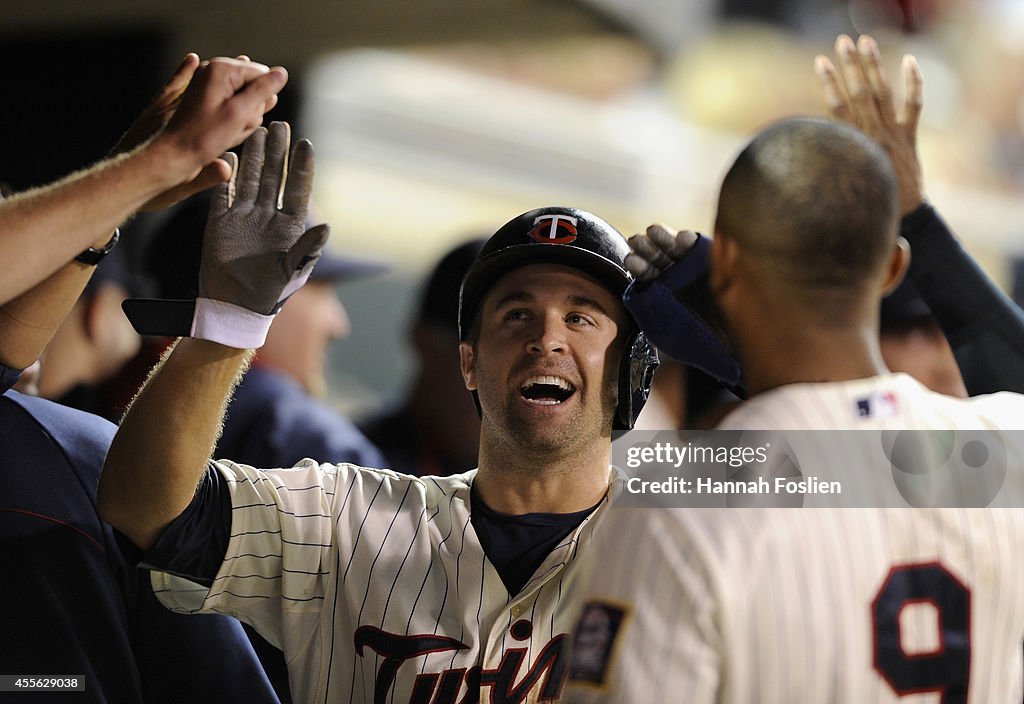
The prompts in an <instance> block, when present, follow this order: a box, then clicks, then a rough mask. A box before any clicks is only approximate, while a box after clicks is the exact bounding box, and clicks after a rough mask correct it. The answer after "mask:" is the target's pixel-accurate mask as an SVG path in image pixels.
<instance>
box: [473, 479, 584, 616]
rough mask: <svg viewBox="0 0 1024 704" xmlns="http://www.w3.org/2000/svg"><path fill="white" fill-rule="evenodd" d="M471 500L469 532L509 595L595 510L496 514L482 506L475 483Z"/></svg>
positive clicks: (486, 506)
mask: <svg viewBox="0 0 1024 704" xmlns="http://www.w3.org/2000/svg"><path fill="white" fill-rule="evenodd" d="M471 497H472V498H471V500H470V501H471V502H470V505H471V506H472V507H473V512H472V515H471V516H470V521H471V522H472V524H473V529H474V530H475V531H476V534H477V537H478V538H479V539H480V545H481V546H482V547H483V549H484V554H485V555H487V559H488V560H490V561H491V564H492V565H494V569H496V570H497V571H498V575H499V576H500V577H501V581H502V582H504V583H505V588H506V589H508V593H509V594H510V595H511V596H515V595H516V594H518V593H519V591H520V590H521V589H522V588H523V587H524V586H525V585H526V583H527V582H529V581H530V578H531V577H533V574H534V573H535V572H536V571H537V568H538V567H540V565H541V563H542V562H544V559H545V558H546V557H547V556H548V555H550V554H551V551H552V550H553V549H554V548H555V547H556V546H557V545H558V544H559V543H561V542H562V541H563V540H565V538H566V537H567V536H568V535H569V534H570V533H572V532H573V531H574V530H576V527H577V526H579V524H580V523H582V522H583V520H584V519H585V518H586V517H587V516H589V515H590V514H591V513H592V512H593V511H594V509H595V508H597V504H595V505H594V506H591V507H590V508H588V509H585V510H583V511H576V512H575V513H524V514H522V515H519V516H513V515H509V514H507V513H499V512H498V511H495V510H494V509H492V508H490V507H489V506H488V505H487V504H485V503H484V502H483V499H481V498H480V494H479V493H478V492H477V490H476V484H473V487H472V489H471ZM599 503H600V502H598V504H599Z"/></svg>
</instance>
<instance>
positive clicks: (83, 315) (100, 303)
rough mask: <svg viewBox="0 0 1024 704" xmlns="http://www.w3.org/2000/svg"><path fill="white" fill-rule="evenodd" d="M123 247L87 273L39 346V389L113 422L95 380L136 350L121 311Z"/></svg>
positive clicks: (136, 340)
mask: <svg viewBox="0 0 1024 704" xmlns="http://www.w3.org/2000/svg"><path fill="white" fill-rule="evenodd" d="M123 252H124V250H121V249H116V250H114V251H113V252H111V253H110V254H109V255H108V256H107V257H106V258H105V260H104V261H103V262H102V265H101V266H98V267H97V268H96V273H95V274H94V275H93V276H92V278H91V279H89V283H88V284H87V285H86V287H85V290H84V291H83V292H82V295H81V296H79V298H78V300H77V301H76V302H75V305H74V306H73V307H72V309H71V311H70V312H69V313H68V316H67V317H66V318H65V319H64V322H62V323H61V324H60V327H58V328H57V331H56V332H55V333H54V335H53V339H51V340H50V343H49V344H48V345H47V346H46V349H45V350H44V352H43V355H44V364H43V371H42V372H41V374H40V376H39V382H38V385H39V395H40V396H42V397H43V398H48V399H50V400H51V401H56V402H57V403H60V404H63V405H65V406H70V407H72V408H77V409H79V410H82V411H88V412H89V413H95V414H97V415H100V416H103V417H105V418H107V420H111V421H114V422H117V420H118V418H117V417H111V416H110V415H108V414H107V413H106V408H105V406H104V405H103V404H102V403H101V402H100V399H99V398H98V394H99V390H98V389H99V385H101V384H102V383H103V382H105V381H106V380H108V379H110V378H111V377H113V376H114V375H116V374H117V373H118V372H120V370H121V368H122V367H123V366H124V365H125V364H126V363H127V362H128V361H129V360H130V359H131V358H132V357H134V356H135V354H136V353H137V352H138V351H139V347H140V345H141V338H140V337H139V335H138V334H137V333H136V332H135V330H134V329H132V326H131V323H129V322H128V319H127V318H125V316H124V313H123V312H122V311H121V303H122V301H124V300H125V299H126V298H128V297H129V296H130V295H132V293H133V290H132V281H131V275H130V274H129V272H128V269H127V266H126V263H125V261H124V256H123Z"/></svg>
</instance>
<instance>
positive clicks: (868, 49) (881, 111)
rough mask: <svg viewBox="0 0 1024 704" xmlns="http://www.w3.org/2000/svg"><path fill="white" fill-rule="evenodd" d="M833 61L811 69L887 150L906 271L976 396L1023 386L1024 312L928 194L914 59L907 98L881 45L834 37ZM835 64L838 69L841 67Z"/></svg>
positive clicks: (835, 106) (833, 113)
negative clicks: (896, 86)
mask: <svg viewBox="0 0 1024 704" xmlns="http://www.w3.org/2000/svg"><path fill="white" fill-rule="evenodd" d="M835 54H836V57H835V62H833V61H832V60H831V59H829V58H828V57H827V56H824V55H819V56H817V57H816V58H815V60H814V70H815V73H816V75H817V77H818V82H819V84H820V86H821V90H822V96H823V98H824V100H825V104H826V106H827V108H828V112H829V116H830V117H831V118H832V119H833V120H837V121H840V122H847V123H849V124H852V125H855V126H857V127H858V128H860V129H861V131H863V132H865V133H866V134H868V135H869V136H871V137H872V138H874V139H875V141H877V142H878V143H879V144H881V145H882V147H884V148H885V150H886V152H887V153H888V155H889V158H890V160H892V163H893V166H894V168H895V171H896V178H897V180H898V181H899V188H900V211H901V214H902V215H903V218H902V221H901V226H900V234H901V235H902V236H903V237H904V238H905V239H906V240H907V241H908V242H909V243H910V245H911V248H912V251H913V256H912V257H911V260H910V268H909V269H908V271H907V276H908V277H909V278H910V280H911V281H912V282H913V284H914V286H915V287H916V289H917V291H918V293H920V295H921V297H922V298H923V299H924V301H925V302H926V303H927V304H928V307H929V308H930V309H931V312H932V314H933V315H934V316H935V320H936V322H937V323H938V324H939V327H940V328H942V331H943V333H944V334H945V335H946V338H947V339H949V340H955V341H957V343H956V345H955V346H954V351H955V352H956V353H957V357H958V358H959V359H961V360H970V361H969V364H968V365H967V366H963V367H962V369H961V371H962V373H963V377H964V382H965V384H966V385H967V390H968V392H969V393H970V394H971V395H976V394H982V393H991V392H994V391H1001V390H1009V391H1017V392H1022V391H1024V312H1022V311H1021V309H1020V307H1019V306H1017V305H1016V304H1015V303H1014V302H1013V301H1012V300H1010V298H1009V297H1008V296H1006V294H1005V293H1003V291H1002V290H1001V289H1000V288H999V287H998V286H997V285H996V284H995V282H993V281H992V280H991V279H990V278H989V277H988V275H987V274H986V273H985V272H984V271H983V270H982V269H981V268H980V267H979V266H978V265H977V264H976V263H975V261H974V260H973V259H972V257H971V255H970V254H969V253H968V252H967V251H966V250H964V248H963V247H962V246H961V245H960V242H959V241H958V240H957V239H956V237H955V236H954V235H953V233H952V232H951V231H950V230H949V228H948V227H947V226H946V224H945V222H943V220H942V218H941V217H940V216H939V214H938V213H937V212H936V211H935V209H934V208H932V207H931V206H930V205H929V204H928V203H927V201H926V200H925V198H924V186H923V178H922V175H921V174H922V169H921V163H920V160H919V157H918V150H917V128H918V123H919V121H920V117H921V113H922V111H923V108H924V89H923V86H924V79H923V77H922V75H921V69H920V68H919V67H918V64H917V61H916V59H915V58H914V57H913V56H910V55H907V56H904V57H903V61H902V73H903V81H904V93H905V95H904V98H903V101H902V105H901V107H900V109H899V112H897V101H896V99H895V96H894V94H893V90H892V87H891V86H890V84H889V81H888V79H887V78H886V74H885V70H884V68H883V66H882V59H881V55H880V52H879V50H878V44H877V43H876V42H875V40H874V39H872V38H871V37H869V36H866V35H864V36H861V37H860V38H859V39H858V40H857V42H856V43H854V42H853V40H852V39H850V37H848V36H846V35H845V34H841V35H839V37H838V38H837V39H836V42H835ZM837 66H838V68H837Z"/></svg>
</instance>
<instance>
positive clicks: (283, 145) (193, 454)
mask: <svg viewBox="0 0 1024 704" xmlns="http://www.w3.org/2000/svg"><path fill="white" fill-rule="evenodd" d="M288 144H289V129H288V125H287V124H285V123H282V122H275V123H272V124H271V125H270V129H269V130H265V129H263V128H259V129H258V130H257V131H256V132H255V133H254V134H253V135H252V136H251V137H250V138H249V140H248V141H247V142H246V144H245V148H244V150H243V153H242V158H241V161H240V164H239V167H238V172H237V175H236V176H232V178H231V179H230V180H229V181H228V182H227V183H224V184H222V185H220V186H218V187H217V192H216V194H215V196H214V199H213V202H212V204H211V209H210V219H209V223H208V225H207V230H206V235H205V237H204V239H203V257H202V266H201V268H200V277H199V289H200V290H199V299H198V300H197V301H196V304H195V307H194V310H193V311H192V320H191V324H190V326H189V327H190V330H191V336H192V337H193V338H198V339H183V340H179V341H178V343H177V344H176V345H175V347H174V348H173V349H172V350H171V352H170V353H169V354H168V355H167V356H166V357H165V358H164V359H163V361H162V362H161V363H160V364H159V365H158V366H157V368H156V369H155V370H154V371H153V373H152V374H151V375H150V378H149V380H148V381H147V382H146V384H145V386H144V387H143V389H142V391H141V392H140V393H139V395H138V396H137V397H136V399H135V400H134V402H133V403H132V405H131V407H130V408H129V410H128V412H127V414H126V415H125V418H124V420H123V421H122V423H121V426H120V429H119V430H118V433H117V435H116V436H115V438H114V442H113V444H112V445H111V448H110V452H109V453H108V454H107V459H106V462H105V464H104V468H103V477H102V479H101V481H100V487H99V506H100V513H101V515H102V516H103V518H104V519H105V520H107V521H108V522H110V523H111V524H112V525H114V526H115V527H116V528H118V529H119V530H121V531H122V532H123V533H125V534H126V535H127V536H128V537H129V538H131V539H132V540H133V541H134V542H135V543H136V544H137V545H139V546H140V547H143V548H146V547H149V546H150V545H152V543H153V541H154V540H155V539H156V538H157V537H158V536H159V534H160V532H161V531H162V530H163V528H164V527H166V526H167V524H168V523H170V522H171V520H173V519H174V518H175V517H176V516H177V515H178V514H179V513H180V512H181V511H182V510H184V508H185V507H186V506H188V504H189V502H190V501H191V499H192V497H193V494H194V492H195V487H196V484H197V483H198V481H199V477H200V476H201V474H202V472H203V470H204V469H205V468H206V463H207V461H208V460H209V459H210V454H211V452H212V449H213V447H214V444H215V442H216V438H217V434H218V433H219V430H220V426H221V421H222V419H223V415H224V409H225V406H226V404H227V401H228V399H229V397H230V395H231V391H232V389H233V387H234V384H235V383H237V380H238V378H239V376H240V375H241V373H242V371H243V370H244V368H245V365H246V363H247V361H248V359H249V358H250V356H251V349H252V348H256V347H259V346H260V345H262V344H263V340H264V338H265V336H266V331H267V329H268V328H269V326H270V322H271V321H272V320H273V317H274V314H275V313H276V311H277V310H278V308H279V307H280V305H281V304H282V303H283V301H284V299H285V298H286V297H287V296H288V295H290V294H291V293H292V292H294V291H295V290H297V289H298V288H299V287H300V286H302V284H303V283H305V280H306V278H307V277H308V276H309V272H310V271H311V270H312V268H313V265H314V264H315V263H316V260H317V259H318V258H319V256H320V250H321V248H322V247H323V244H324V242H325V241H326V239H327V234H328V230H327V226H326V225H321V226H318V227H315V228H312V229H310V230H308V231H307V230H305V220H306V213H307V210H308V203H309V195H310V189H311V187H312V180H313V149H312V145H311V144H310V143H309V142H308V141H306V140H301V141H299V142H298V144H296V146H295V149H294V150H293V152H292V155H291V163H290V165H286V161H287V155H288ZM282 182H283V199H282V202H283V206H282V207H280V208H279V207H278V194H279V193H281V186H282ZM161 311H162V309H161V307H160V306H159V305H157V306H155V307H154V308H152V310H151V312H152V314H153V315H154V316H155V317H154V319H152V320H150V321H148V325H149V326H150V327H154V326H155V327H159V326H161V325H165V323H164V322H163V321H162V320H161V318H160V316H161ZM143 314H145V312H144V313H143ZM172 325H173V324H172ZM167 329H168V330H169V329H170V328H167Z"/></svg>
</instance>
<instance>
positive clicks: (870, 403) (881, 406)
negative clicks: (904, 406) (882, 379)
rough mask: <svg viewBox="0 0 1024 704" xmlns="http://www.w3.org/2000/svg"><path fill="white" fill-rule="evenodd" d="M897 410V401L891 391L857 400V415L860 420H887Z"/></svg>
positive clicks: (898, 406)
mask: <svg viewBox="0 0 1024 704" xmlns="http://www.w3.org/2000/svg"><path fill="white" fill-rule="evenodd" d="M899 410H900V402H899V399H898V398H897V397H896V394H895V392H892V391H878V392H875V393H873V394H871V395H870V396H865V397H864V398H859V399H857V415H858V416H860V417H861V418H888V417H890V416H894V415H896V414H897V413H899Z"/></svg>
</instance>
